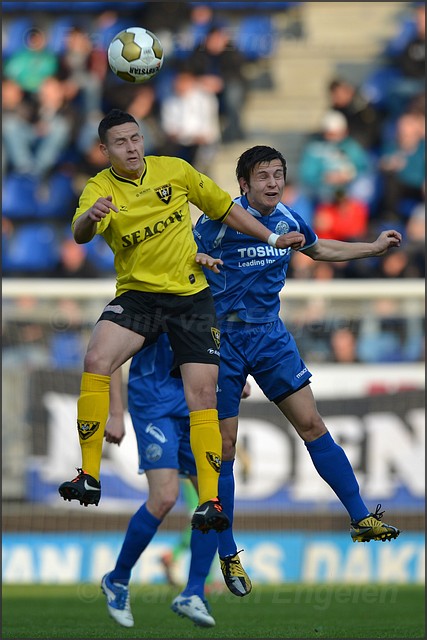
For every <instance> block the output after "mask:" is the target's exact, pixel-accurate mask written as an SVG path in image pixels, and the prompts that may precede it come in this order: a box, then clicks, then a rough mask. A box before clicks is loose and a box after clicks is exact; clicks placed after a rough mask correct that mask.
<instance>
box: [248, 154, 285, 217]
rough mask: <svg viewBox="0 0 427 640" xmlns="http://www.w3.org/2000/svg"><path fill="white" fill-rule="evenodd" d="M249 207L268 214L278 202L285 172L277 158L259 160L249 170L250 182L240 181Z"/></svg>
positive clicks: (283, 184)
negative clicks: (268, 160) (267, 160)
mask: <svg viewBox="0 0 427 640" xmlns="http://www.w3.org/2000/svg"><path fill="white" fill-rule="evenodd" d="M240 186H241V187H242V189H243V191H244V192H245V194H246V196H247V198H248V202H249V204H250V206H251V207H253V208H254V209H256V210H257V211H259V212H260V213H261V214H262V215H269V214H270V213H271V212H272V211H274V209H275V207H276V206H277V204H278V203H279V202H280V200H281V198H282V195H283V190H284V188H285V174H284V171H283V165H282V163H281V162H280V160H279V159H277V160H272V161H271V162H260V163H259V164H257V165H255V167H254V168H253V170H252V172H251V178H250V183H248V182H245V181H241V184H240Z"/></svg>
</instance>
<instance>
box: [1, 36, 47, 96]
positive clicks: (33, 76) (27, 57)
mask: <svg viewBox="0 0 427 640" xmlns="http://www.w3.org/2000/svg"><path fill="white" fill-rule="evenodd" d="M57 70H58V59H57V57H56V55H55V54H54V53H52V52H51V51H49V49H48V48H47V36H46V33H45V32H44V31H43V29H41V28H39V27H36V26H35V27H34V28H33V29H31V30H30V31H29V32H28V34H27V39H26V42H25V43H24V44H23V46H22V48H21V49H19V50H18V51H16V52H15V53H12V55H11V56H10V58H9V59H8V60H6V63H5V65H4V75H5V76H6V78H10V79H12V80H15V82H17V83H18V84H19V86H20V87H21V88H22V89H23V90H24V91H28V92H29V93H30V94H35V93H37V91H38V90H39V89H40V87H41V85H42V83H43V81H44V80H45V79H46V78H49V77H50V76H53V75H55V73H56V72H57Z"/></svg>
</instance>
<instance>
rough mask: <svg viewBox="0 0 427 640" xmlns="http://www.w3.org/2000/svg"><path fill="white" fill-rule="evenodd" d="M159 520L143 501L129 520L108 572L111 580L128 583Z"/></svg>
mask: <svg viewBox="0 0 427 640" xmlns="http://www.w3.org/2000/svg"><path fill="white" fill-rule="evenodd" d="M160 523H161V520H159V519H158V518H155V517H154V516H153V515H151V513H150V512H149V511H148V509H147V507H146V506H145V503H144V504H143V505H142V507H141V508H140V509H139V510H138V511H137V512H136V513H134V515H133V516H132V518H131V519H130V521H129V525H128V529H127V532H126V536H125V539H124V542H123V544H122V548H121V550H120V553H119V557H118V558H117V562H116V566H115V567H114V569H113V571H112V572H111V574H110V579H111V580H112V581H113V582H121V583H123V584H128V582H129V580H130V574H131V571H132V569H133V567H134V566H135V564H136V561H137V560H138V558H139V556H140V555H141V553H142V552H143V551H144V549H145V548H146V547H147V546H148V545H149V543H150V542H151V540H152V538H153V536H154V534H155V533H156V531H157V528H158V526H159V524H160Z"/></svg>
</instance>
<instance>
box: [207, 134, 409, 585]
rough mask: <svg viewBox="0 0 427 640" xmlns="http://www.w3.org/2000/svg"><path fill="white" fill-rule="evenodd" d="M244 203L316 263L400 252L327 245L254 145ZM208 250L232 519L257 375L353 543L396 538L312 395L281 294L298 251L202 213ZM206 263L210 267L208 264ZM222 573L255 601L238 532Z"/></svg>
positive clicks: (384, 245) (225, 491)
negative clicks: (346, 520) (238, 453)
mask: <svg viewBox="0 0 427 640" xmlns="http://www.w3.org/2000/svg"><path fill="white" fill-rule="evenodd" d="M236 175H237V179H238V182H239V186H240V192H241V196H240V197H239V198H236V199H235V202H237V203H239V204H240V205H241V206H242V207H243V208H244V209H246V210H247V211H248V212H249V213H250V214H251V215H252V216H254V218H256V219H257V220H258V221H260V222H261V224H263V225H264V226H265V227H266V228H267V229H268V230H269V231H271V232H272V233H273V234H282V233H292V232H298V233H301V234H303V236H304V237H305V244H304V245H303V246H302V247H301V248H300V249H299V250H300V251H303V252H304V253H305V254H306V255H308V256H310V257H311V258H312V259H313V260H323V261H334V262H340V261H347V260H352V259H356V258H368V257H371V256H380V255H383V254H385V253H386V252H387V251H388V250H389V249H391V248H392V247H398V246H399V245H400V242H401V236H400V234H399V233H398V232H397V231H394V230H389V231H383V232H382V233H381V234H380V235H379V236H378V238H377V239H376V240H375V241H374V242H340V241H337V240H327V239H319V238H318V237H317V236H316V234H315V233H314V231H313V230H312V229H311V227H310V226H309V225H308V224H306V223H305V222H304V220H303V219H302V218H301V216H299V215H298V214H297V213H296V212H295V211H293V210H292V209H290V208H289V207H287V206H286V205H284V204H283V203H282V202H281V200H282V196H283V191H284V187H285V180H286V161H285V159H284V158H283V156H282V155H281V153H280V152H278V151H277V150H276V149H273V148H271V147H267V146H255V147H252V148H250V149H248V150H247V151H245V152H244V153H243V154H242V155H241V157H240V158H239V160H238V164H237V169H236ZM194 233H195V237H196V242H197V244H198V247H199V251H201V252H204V253H205V254H209V256H211V257H212V258H214V259H217V260H218V265H221V264H222V266H221V267H220V273H213V272H211V271H209V270H205V272H206V276H207V279H208V282H209V285H210V287H211V291H212V293H213V296H214V302H215V309H216V313H217V316H218V320H219V322H220V329H221V348H220V370H219V379H218V394H217V397H218V414H219V418H220V425H221V434H222V440H223V450H222V454H223V458H222V465H221V472H220V485H219V496H220V499H221V501H222V505H223V508H224V511H225V512H226V514H227V515H228V517H229V519H230V522H232V519H233V504H234V478H233V463H234V458H235V447H236V440H237V430H238V414H239V404H240V395H241V391H242V388H243V385H244V384H245V380H246V377H247V376H248V375H249V374H251V375H252V376H253V377H254V378H255V380H256V382H257V383H258V385H259V386H260V388H261V389H262V391H263V392H264V394H265V395H266V396H267V398H268V399H269V400H270V401H272V402H274V403H275V404H276V405H277V407H278V409H279V410H280V411H281V412H282V413H283V415H284V416H285V417H286V418H287V419H288V420H289V422H290V423H291V424H292V425H293V426H294V428H295V429H296V431H297V433H298V435H299V436H300V437H301V438H302V440H303V441H304V443H305V446H306V447H307V450H308V452H309V454H310V456H311V458H312V461H313V464H314V466H315V468H316V470H317V472H318V473H319V475H320V476H321V477H322V478H323V479H324V480H325V481H326V482H327V483H328V484H329V485H330V487H331V488H332V489H333V491H334V492H335V493H336V495H337V496H338V498H339V499H340V501H341V502H342V504H343V505H344V507H345V508H346V509H347V511H348V513H349V516H350V520H351V525H350V532H351V537H352V539H353V541H359V542H361V541H369V540H391V539H392V538H396V537H397V536H398V535H399V533H400V532H399V530H398V529H396V528H395V527H393V526H391V525H388V524H385V523H383V522H381V517H382V513H381V512H380V505H378V507H377V510H376V512H375V513H374V514H373V513H370V511H369V509H368V508H367V507H366V505H365V504H364V502H363V500H362V498H361V496H360V493H359V486H358V483H357V480H356V477H355V475H354V472H353V469H352V467H351V465H350V462H349V461H348V459H347V456H346V454H345V453H344V451H343V449H342V448H341V447H340V446H338V445H337V444H336V443H335V442H334V440H333V438H332V436H331V435H330V433H329V432H328V430H327V428H326V426H325V424H324V422H323V420H322V418H321V416H320V415H319V413H318V411H317V409H316V404H315V400H314V397H313V394H312V391H311V388H310V377H311V373H310V371H309V370H308V368H307V366H306V365H305V363H304V362H303V361H302V359H301V357H300V354H299V352H298V348H297V346H296V343H295V340H294V338H293V337H292V335H291V334H290V333H289V331H288V330H287V328H286V326H285V324H284V323H283V322H282V320H281V319H280V317H279V311H280V299H279V293H280V291H281V290H282V288H283V286H284V284H285V281H286V271H287V268H288V264H289V260H290V258H291V249H276V248H274V247H273V246H267V245H265V244H262V243H261V242H259V241H258V240H256V239H253V238H251V237H249V236H247V235H245V234H241V233H238V232H237V231H234V230H233V229H231V228H229V227H227V226H226V225H224V224H221V222H215V221H214V220H210V219H209V218H207V216H202V217H201V218H200V219H199V220H198V222H197V224H196V226H195V230H194ZM202 264H203V262H202ZM218 551H219V555H220V558H221V568H222V571H223V574H224V577H225V579H226V583H227V586H228V587H229V589H230V590H231V591H232V592H233V593H235V595H240V596H243V595H246V593H247V592H248V591H249V590H250V584H249V585H248V589H246V577H245V572H244V571H243V569H242V567H241V564H240V560H239V556H238V552H237V547H236V544H235V542H234V539H233V533H232V530H231V528H230V529H228V530H227V531H225V532H223V533H222V534H221V536H219V537H218Z"/></svg>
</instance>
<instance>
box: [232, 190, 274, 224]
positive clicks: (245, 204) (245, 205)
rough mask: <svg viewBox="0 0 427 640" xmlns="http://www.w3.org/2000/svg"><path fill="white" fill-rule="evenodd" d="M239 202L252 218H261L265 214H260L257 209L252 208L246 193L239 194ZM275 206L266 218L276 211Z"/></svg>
mask: <svg viewBox="0 0 427 640" xmlns="http://www.w3.org/2000/svg"><path fill="white" fill-rule="evenodd" d="M240 204H241V206H242V207H243V208H244V209H246V211H248V212H249V213H250V214H251V215H252V216H253V217H254V218H263V217H265V216H262V215H261V214H260V212H259V211H257V210H256V209H254V208H253V207H251V206H250V204H249V202H248V199H247V197H246V195H243V196H240ZM276 210H277V207H276V208H275V209H274V211H272V212H271V213H269V214H268V216H267V218H269V217H270V216H272V215H273V214H274V213H276Z"/></svg>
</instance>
